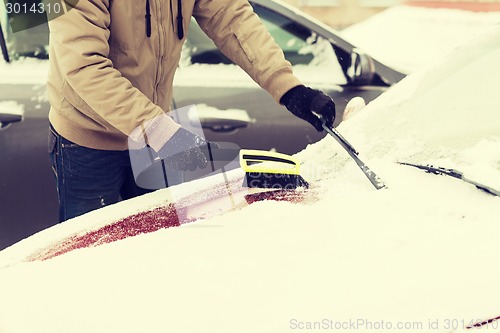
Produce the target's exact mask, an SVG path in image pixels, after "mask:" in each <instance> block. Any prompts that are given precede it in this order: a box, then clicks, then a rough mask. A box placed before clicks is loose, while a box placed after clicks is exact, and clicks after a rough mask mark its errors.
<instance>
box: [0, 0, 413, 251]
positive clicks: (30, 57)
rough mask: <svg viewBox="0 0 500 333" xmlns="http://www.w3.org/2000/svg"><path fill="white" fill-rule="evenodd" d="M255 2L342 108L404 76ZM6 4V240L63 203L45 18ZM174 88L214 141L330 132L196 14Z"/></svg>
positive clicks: (309, 139) (289, 51) (245, 142)
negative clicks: (55, 163) (53, 157)
mask: <svg viewBox="0 0 500 333" xmlns="http://www.w3.org/2000/svg"><path fill="white" fill-rule="evenodd" d="M33 1H35V0H33ZM33 1H32V2H33ZM251 3H252V5H253V6H254V9H255V11H256V13H257V14H258V15H259V16H260V17H261V19H262V20H263V22H264V24H265V25H266V26H267V27H268V28H269V32H270V33H271V34H272V36H273V37H274V38H275V40H276V41H277V43H278V44H279V45H280V46H281V47H282V48H283V50H284V52H285V56H286V57H287V59H288V60H289V61H290V62H291V63H292V64H293V65H294V71H295V73H296V74H297V75H298V76H299V78H301V79H302V80H303V81H304V82H305V83H306V84H308V85H310V86H314V87H316V88H319V89H322V90H324V91H326V92H327V93H328V94H330V95H331V96H332V97H333V98H334V100H335V102H336V104H337V107H338V108H339V109H342V108H344V106H345V104H346V103H347V101H348V100H350V99H351V98H352V97H354V96H361V97H363V98H364V99H365V100H366V101H367V102H368V101H371V100H373V99H374V98H375V97H377V96H379V95H380V94H381V93H382V92H384V91H386V90H387V89H388V88H389V87H390V86H391V85H392V84H394V83H395V82H397V81H399V80H400V79H401V78H403V77H404V75H403V74H401V73H399V72H398V71H395V70H393V69H391V68H389V67H386V66H384V65H383V64H381V63H379V62H377V61H374V60H372V59H371V58H370V57H369V56H367V55H365V54H363V53H361V52H359V51H356V48H355V47H354V46H353V45H352V44H350V43H348V42H347V41H345V40H344V39H342V38H340V37H339V36H338V34H337V32H336V31H334V30H333V29H331V28H328V27H326V26H325V25H322V24H320V23H318V22H316V21H315V20H314V19H312V18H310V17H307V16H305V15H304V14H302V13H300V12H298V11H296V10H294V9H292V8H291V7H289V6H287V5H284V4H282V3H279V2H275V1H268V0H253V1H251ZM2 9H3V6H2V5H0V17H2V18H3V20H1V22H2V27H3V29H4V32H5V34H4V35H5V36H6V40H7V43H6V44H5V46H6V48H5V50H6V51H8V52H4V57H5V59H6V60H9V61H10V63H9V64H7V63H0V126H1V127H0V150H1V153H0V189H1V190H0V207H1V223H0V249H2V248H5V247H6V246H8V245H10V244H12V243H13V242H15V241H17V240H20V239H22V238H24V237H26V236H28V235H30V234H33V233H34V232H36V231H39V230H41V229H43V228H45V227H48V226H50V225H53V224H54V223H55V222H56V221H57V211H58V210H57V194H56V187H55V181H54V179H53V178H54V177H53V174H52V170H51V166H50V162H49V159H48V155H47V148H46V145H47V143H46V142H47V131H48V130H47V129H48V119H47V114H48V110H49V105H48V99H47V96H46V89H45V81H46V73H47V65H48V63H47V61H46V58H47V57H48V55H47V52H46V49H47V43H48V31H47V25H46V24H45V25H39V26H37V27H34V28H31V29H27V30H21V31H18V32H16V33H12V30H11V29H10V28H9V27H10V25H7V22H8V20H7V15H6V14H5V12H4V15H2ZM37 15H43V14H33V15H31V16H27V15H24V16H18V17H17V18H14V19H11V21H10V23H11V24H15V23H16V22H18V21H19V20H23V19H26V18H28V19H29V20H28V22H22V21H21V22H20V23H19V22H18V25H21V26H23V24H30V23H31V22H34V21H37V20H39V17H38V16H37ZM32 16H33V17H32ZM16 20H18V21H16ZM0 44H3V43H2V40H0ZM174 89H175V91H174V108H175V109H179V108H182V107H184V106H187V105H192V104H196V105H197V109H198V111H199V112H198V114H197V116H198V117H197V118H196V119H191V117H190V115H189V114H184V113H178V114H177V118H178V121H180V122H183V123H184V124H190V123H193V122H194V123H198V122H199V123H201V126H202V127H203V130H204V134H205V137H206V138H207V139H209V140H212V141H225V142H233V143H235V144H237V145H238V146H240V147H242V148H251V149H266V150H270V149H276V150H277V151H280V152H283V153H295V152H297V151H300V150H302V149H303V148H305V147H306V145H307V144H309V143H313V142H316V141H318V140H320V139H321V138H322V137H324V135H325V134H324V133H318V132H316V130H315V129H314V128H313V127H312V126H310V125H309V124H308V123H306V122H304V121H302V120H300V119H298V118H296V117H294V116H292V115H291V114H290V113H289V112H287V111H286V110H285V109H284V108H282V107H280V106H278V105H277V104H276V103H275V102H274V101H273V99H272V98H271V97H270V96H268V94H267V93H266V92H265V91H263V90H262V89H260V88H259V87H258V86H257V85H256V84H255V83H254V82H253V81H252V80H251V79H250V78H249V77H248V76H247V75H246V74H245V73H244V72H243V71H242V70H240V69H239V68H238V67H236V66H235V65H232V64H230V62H229V60H228V59H227V58H226V57H224V56H223V55H222V54H221V53H220V52H219V51H218V50H217V49H216V48H215V46H214V44H213V43H212V42H211V41H210V40H209V39H208V38H207V37H206V36H205V35H204V34H203V33H202V31H201V30H200V28H199V27H198V25H197V24H196V22H194V21H193V22H192V24H191V26H190V30H189V34H188V40H187V43H186V48H185V52H184V55H183V58H182V62H181V66H180V68H179V69H178V71H177V74H176V77H175V82H174Z"/></svg>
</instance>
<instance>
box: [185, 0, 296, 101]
mask: <svg viewBox="0 0 500 333" xmlns="http://www.w3.org/2000/svg"><path fill="white" fill-rule="evenodd" d="M193 16H194V17H195V18H196V21H197V22H198V24H199V25H200V27H201V28H202V29H203V31H205V33H206V34H207V35H208V36H209V37H210V38H211V39H212V40H213V41H214V43H215V45H217V47H218V48H219V49H220V50H221V51H222V52H223V53H224V54H225V55H226V56H227V57H228V58H229V59H231V60H232V61H233V62H234V63H236V64H237V65H238V66H240V67H241V68H242V69H243V70H244V71H245V72H247V73H248V74H249V75H250V77H252V79H253V80H254V81H255V82H257V83H258V84H259V85H260V86H261V87H262V88H264V89H265V90H267V91H268V92H269V93H270V94H271V96H273V98H274V100H275V101H276V102H278V103H279V101H280V99H281V97H282V96H283V95H284V94H285V93H286V92H287V91H289V90H290V89H291V88H293V87H296V86H298V85H300V84H301V82H300V81H299V80H298V79H297V78H296V77H295V76H294V75H293V73H292V66H291V64H290V63H289V62H288V61H286V60H285V57H284V54H283V51H282V50H281V49H280V47H279V46H278V45H277V44H276V43H275V41H274V39H273V38H272V36H271V35H270V34H269V32H268V31H267V29H266V27H265V26H264V24H263V23H262V22H261V20H260V18H259V17H258V16H257V15H256V14H255V13H254V11H253V8H252V7H251V6H250V4H249V3H248V1H247V0H231V1H227V0H198V1H197V2H196V5H195V8H194V11H193Z"/></svg>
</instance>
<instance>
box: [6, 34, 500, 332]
mask: <svg viewBox="0 0 500 333" xmlns="http://www.w3.org/2000/svg"><path fill="white" fill-rule="evenodd" d="M498 40H500V26H497V27H494V28H492V29H490V30H489V31H488V32H486V33H484V34H482V35H481V36H478V37H476V38H475V39H474V40H473V41H470V42H469V43H466V44H464V45H463V46H461V47H460V48H457V49H456V50H455V51H454V52H453V53H451V54H449V55H447V56H445V57H442V58H440V59H438V60H436V61H435V62H434V63H433V64H432V65H429V66H426V67H425V68H422V69H421V70H419V71H417V72H416V73H414V74H412V75H410V76H408V77H407V78H406V79H404V80H403V81H401V82H400V83H399V84H397V85H396V86H394V87H393V88H392V89H391V90H390V91H388V92H387V93H385V94H384V95H382V96H381V97H379V98H378V99H376V100H375V101H373V102H372V103H370V104H368V106H367V107H366V108H365V109H363V110H361V111H359V112H358V113H356V114H353V115H352V116H351V118H350V119H348V120H347V121H345V122H344V123H342V124H341V125H340V126H339V128H338V131H339V132H340V133H341V134H342V135H343V136H344V137H345V138H346V139H347V140H348V141H349V142H350V143H351V144H352V145H353V146H354V147H355V148H356V150H357V151H359V157H360V158H361V159H362V160H363V161H364V162H365V164H366V165H369V166H370V168H371V169H372V170H373V171H374V172H376V173H377V174H378V175H379V176H380V177H381V179H382V180H383V181H384V182H385V184H386V187H385V188H384V189H381V190H376V189H375V188H374V187H373V186H372V185H371V184H370V182H368V181H367V180H366V179H365V177H364V175H363V174H362V172H360V170H359V168H358V166H357V165H356V164H355V163H354V162H353V160H352V159H351V157H350V156H348V154H346V152H345V151H344V149H343V148H341V146H340V145H339V144H338V143H337V142H336V141H335V140H333V138H330V137H326V138H324V139H323V140H321V141H320V142H318V143H315V144H313V145H310V146H309V147H307V148H306V149H305V150H304V151H302V152H300V153H299V154H297V155H296V157H297V158H299V159H301V160H302V162H303V163H302V165H301V166H302V176H303V177H304V178H306V180H308V181H309V182H310V184H311V186H310V188H309V189H307V190H306V189H298V190H294V191H292V192H288V194H283V193H281V194H276V193H275V192H270V193H258V194H257V197H256V196H252V195H250V197H246V199H245V195H248V194H245V195H242V193H241V191H243V190H241V188H239V187H238V181H239V180H241V177H242V174H241V171H239V170H238V169H235V170H232V171H230V172H228V173H227V174H226V177H222V176H221V175H215V176H213V177H209V178H206V179H202V180H198V181H194V182H190V183H185V184H181V185H179V186H174V187H171V188H169V189H164V190H159V191H156V192H154V193H151V194H148V195H145V196H143V197H139V198H135V199H132V200H129V201H126V202H121V203H118V204H116V205H112V206H109V207H106V208H103V209H102V210H97V211H94V212H91V213H88V214H86V215H83V216H80V217H78V218H75V219H73V220H70V221H67V222H64V223H61V224H59V225H56V226H54V227H52V228H50V229H47V230H44V231H42V232H40V233H38V234H36V235H34V236H32V237H30V238H28V239H26V240H23V241H21V242H19V243H18V244H16V245H14V246H11V247H9V248H7V249H4V250H3V251H0V299H1V300H2V301H1V302H0V332H3V333H27V332H29V333H31V332H50V333H59V332H68V331H71V332H76V333H78V332H94V333H99V332H103V333H104V332H106V333H109V332H120V333H122V332H218V333H222V332H231V333H234V332H296V331H307V332H312V331H318V332H319V331H342V332H347V331H368V332H375V331H377V332H381V331H382V332H383V331H387V332H403V331H404V332H460V331H466V330H467V328H480V329H482V330H486V329H488V331H492V332H493V331H497V330H498V328H499V327H500V326H499V325H500V323H499V316H500V312H499V309H498V300H499V299H500V291H499V289H498V288H497V285H498V281H499V280H500V270H499V269H498V268H497V265H496V262H497V259H498V258H497V257H498V253H500V242H499V241H498V233H499V231H500V226H499V223H498V222H499V219H498V217H499V216H500V198H499V197H498V196H496V195H494V192H495V191H494V190H495V189H496V192H498V189H499V188H500V117H498V110H499V109H500V100H499V99H498V98H497V90H498V87H499V86H500V75H491V74H492V73H500V62H499V61H498V59H500V44H499V43H498ZM471 93H472V94H473V96H474V98H471ZM399 163H413V164H418V165H427V164H433V165H435V166H440V167H445V168H453V169H456V170H460V171H462V172H463V174H464V175H466V176H467V177H466V178H467V179H472V180H474V181H475V182H476V183H481V184H484V185H487V186H488V187H489V188H490V189H491V190H492V192H487V191H483V190H481V189H478V188H476V187H475V186H474V185H471V184H468V183H466V182H462V181H460V180H457V179H454V178H453V177H446V176H439V175H434V174H432V173H425V172H423V171H422V170H419V169H418V168H413V167H411V166H407V165H402V164H399ZM497 194H498V193H497ZM248 198H250V199H248ZM252 198H253V199H256V201H255V200H253V199H252ZM266 198H267V199H268V200H265V199H266ZM260 199H264V200H260ZM271 199H274V200H271ZM249 203H250V204H249Z"/></svg>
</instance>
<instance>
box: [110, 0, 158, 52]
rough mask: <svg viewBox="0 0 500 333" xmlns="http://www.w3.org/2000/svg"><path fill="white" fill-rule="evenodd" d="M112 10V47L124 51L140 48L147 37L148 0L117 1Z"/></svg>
mask: <svg viewBox="0 0 500 333" xmlns="http://www.w3.org/2000/svg"><path fill="white" fill-rule="evenodd" d="M110 12H111V13H110V14H111V18H112V19H111V24H110V26H109V31H110V38H109V44H110V45H111V48H118V49H120V50H122V51H136V50H137V49H139V48H140V47H141V45H142V43H143V42H144V40H145V39H146V0H133V1H117V2H116V3H115V4H114V5H113V6H112V7H111V8H110ZM151 21H153V20H151Z"/></svg>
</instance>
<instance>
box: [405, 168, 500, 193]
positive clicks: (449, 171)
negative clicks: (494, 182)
mask: <svg viewBox="0 0 500 333" xmlns="http://www.w3.org/2000/svg"><path fill="white" fill-rule="evenodd" d="M398 163H399V164H401V165H408V166H412V167H415V168H418V169H422V170H425V171H426V172H428V173H433V174H435V175H445V176H450V177H453V178H457V179H460V180H462V181H464V182H466V183H469V184H472V185H474V186H475V187H477V188H478V189H480V190H483V191H485V192H486V193H489V194H491V195H495V196H497V197H500V191H498V190H496V189H494V188H492V187H489V186H487V185H484V184H481V183H478V182H476V181H474V180H472V179H469V178H466V177H465V176H464V174H463V172H460V171H458V170H455V169H447V168H442V167H437V166H433V165H430V164H427V165H421V164H413V163H405V162H398Z"/></svg>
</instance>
